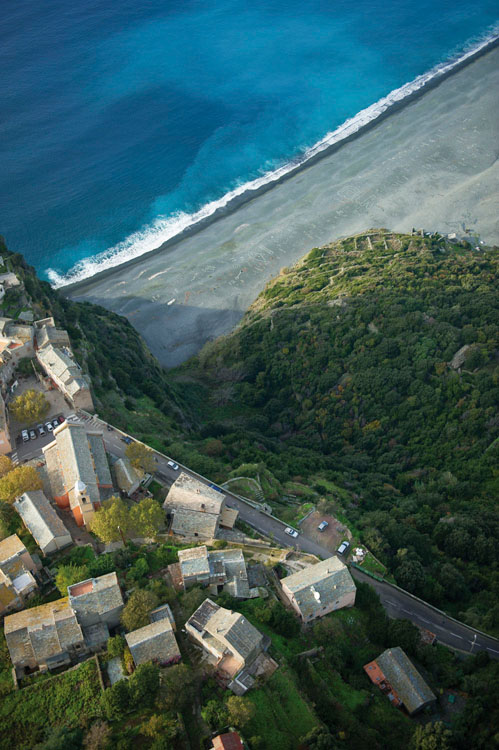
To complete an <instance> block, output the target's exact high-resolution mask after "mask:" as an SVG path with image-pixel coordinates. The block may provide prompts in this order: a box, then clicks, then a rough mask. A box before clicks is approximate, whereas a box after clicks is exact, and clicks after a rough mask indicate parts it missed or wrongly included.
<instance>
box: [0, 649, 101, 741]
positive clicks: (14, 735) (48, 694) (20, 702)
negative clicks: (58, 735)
mask: <svg viewBox="0 0 499 750" xmlns="http://www.w3.org/2000/svg"><path fill="white" fill-rule="evenodd" d="M100 693H101V689H100V685H99V679H98V675H97V668H96V664H95V661H93V660H91V661H87V662H85V663H84V664H81V665H80V666H79V667H78V668H76V669H73V670H71V671H68V672H65V673H64V674H61V675H59V676H57V677H53V678H51V679H47V680H43V681H42V682H40V683H39V684H35V685H34V686H33V687H28V688H25V689H23V690H19V691H17V692H12V693H9V694H7V695H3V696H2V700H1V701H0V748H5V750H11V748H13V747H16V748H18V750H23V749H26V750H30V749H31V748H32V747H33V746H34V745H35V744H36V743H37V742H39V741H40V740H41V739H43V737H44V733H45V732H46V731H47V730H48V729H50V728H52V727H82V728H86V727H88V726H89V724H90V722H91V720H92V719H93V718H94V717H97V716H99V715H100V705H99V700H100Z"/></svg>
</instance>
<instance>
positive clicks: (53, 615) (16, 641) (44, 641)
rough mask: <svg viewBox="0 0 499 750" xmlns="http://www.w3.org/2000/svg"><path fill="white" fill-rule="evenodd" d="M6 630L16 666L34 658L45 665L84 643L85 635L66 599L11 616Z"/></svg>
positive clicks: (6, 622) (7, 621) (6, 621)
mask: <svg viewBox="0 0 499 750" xmlns="http://www.w3.org/2000/svg"><path fill="white" fill-rule="evenodd" d="M4 630H5V638H6V640H7V646H8V648H9V652H10V658H11V659H12V663H13V664H14V665H15V664H17V663H19V662H21V661H24V660H29V659H33V658H34V659H35V660H36V661H37V662H38V663H42V662H44V661H46V660H47V659H50V658H51V657H53V656H57V655H58V654H60V653H62V652H64V651H66V650H67V649H68V648H70V647H71V646H73V645H75V644H79V643H83V633H82V631H81V628H80V626H79V624H78V621H77V619H76V615H75V613H74V612H73V610H72V608H71V607H70V606H69V601H68V598H67V597H64V598H63V599H59V600H58V601H56V602H49V603H48V604H42V605H41V606H40V607H33V608H31V609H24V610H22V612H16V613H15V614H13V615H8V616H7V617H6V618H5V622H4Z"/></svg>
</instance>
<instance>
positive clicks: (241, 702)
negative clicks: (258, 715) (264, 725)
mask: <svg viewBox="0 0 499 750" xmlns="http://www.w3.org/2000/svg"><path fill="white" fill-rule="evenodd" d="M255 711H256V709H255V704H254V703H251V701H249V700H245V699H244V698H241V697H239V696H238V695H231V696H230V698H228V699H227V714H228V717H229V722H230V724H234V726H236V727H239V728H240V729H242V728H243V727H244V726H246V724H248V722H250V721H251V719H252V718H253V716H254V715H255Z"/></svg>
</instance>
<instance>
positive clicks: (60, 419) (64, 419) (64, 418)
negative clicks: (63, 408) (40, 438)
mask: <svg viewBox="0 0 499 750" xmlns="http://www.w3.org/2000/svg"><path fill="white" fill-rule="evenodd" d="M57 421H58V422H59V424H62V423H63V422H65V421H66V417H63V416H62V414H61V415H60V416H59V417H57Z"/></svg>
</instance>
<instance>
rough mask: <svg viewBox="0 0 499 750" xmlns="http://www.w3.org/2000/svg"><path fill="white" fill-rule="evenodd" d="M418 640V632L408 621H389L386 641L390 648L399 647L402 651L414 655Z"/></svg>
mask: <svg viewBox="0 0 499 750" xmlns="http://www.w3.org/2000/svg"><path fill="white" fill-rule="evenodd" d="M420 639H421V634H420V632H419V630H418V629H417V627H416V626H415V625H413V624H412V622H409V620H389V622H388V640H389V642H390V644H391V645H392V646H400V648H401V649H402V650H403V651H406V652H407V653H409V654H414V653H415V652H416V647H417V645H418V643H419V641H420Z"/></svg>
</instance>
